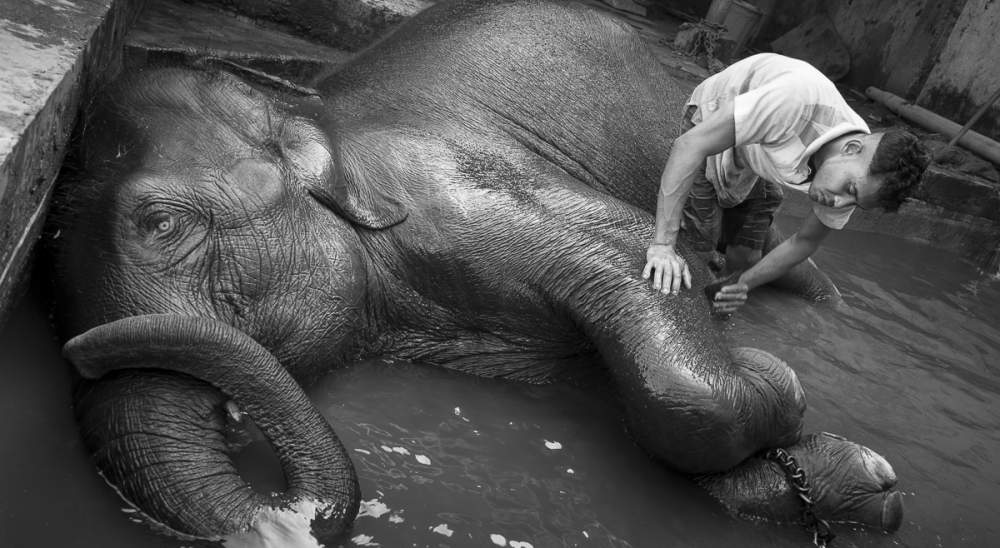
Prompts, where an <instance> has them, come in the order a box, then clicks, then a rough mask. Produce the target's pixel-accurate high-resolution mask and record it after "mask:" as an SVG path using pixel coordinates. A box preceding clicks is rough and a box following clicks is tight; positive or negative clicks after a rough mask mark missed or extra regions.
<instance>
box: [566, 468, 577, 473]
mask: <svg viewBox="0 0 1000 548" xmlns="http://www.w3.org/2000/svg"><path fill="white" fill-rule="evenodd" d="M566 473H567V474H575V473H576V472H575V471H574V470H573V469H572V468H567V469H566Z"/></svg>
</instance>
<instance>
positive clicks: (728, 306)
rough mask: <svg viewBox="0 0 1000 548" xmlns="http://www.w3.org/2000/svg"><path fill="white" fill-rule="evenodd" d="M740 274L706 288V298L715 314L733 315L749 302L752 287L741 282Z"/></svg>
mask: <svg viewBox="0 0 1000 548" xmlns="http://www.w3.org/2000/svg"><path fill="white" fill-rule="evenodd" d="M739 278H740V273H736V274H732V275H730V276H727V277H726V278H723V279H722V280H719V281H717V282H715V283H713V284H709V285H707V286H705V296H706V297H708V300H709V301H711V303H712V312H713V313H715V314H732V313H733V312H736V310H738V309H739V308H740V307H741V306H743V305H744V304H745V303H746V302H747V293H748V292H749V291H750V286H748V285H747V284H745V283H740V281H739Z"/></svg>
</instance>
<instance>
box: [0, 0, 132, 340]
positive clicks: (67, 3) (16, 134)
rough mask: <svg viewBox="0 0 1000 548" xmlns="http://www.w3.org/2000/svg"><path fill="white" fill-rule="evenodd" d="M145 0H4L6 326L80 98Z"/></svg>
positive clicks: (0, 186)
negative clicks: (8, 313)
mask: <svg viewBox="0 0 1000 548" xmlns="http://www.w3.org/2000/svg"><path fill="white" fill-rule="evenodd" d="M144 1H145V0H0V52H3V54H2V55H0V323H2V322H3V320H4V319H5V318H6V317H7V312H8V310H9V309H10V307H11V304H12V303H13V301H15V300H16V298H17V297H18V295H19V294H20V292H21V289H22V288H23V286H24V283H23V282H24V278H25V273H26V272H27V270H28V264H29V262H30V261H29V258H30V253H31V250H32V248H33V244H34V242H35V240H37V238H38V236H39V234H40V231H41V226H42V223H43V221H44V218H45V213H46V210H47V207H48V202H49V197H50V194H51V190H52V186H53V182H54V179H55V176H56V173H57V172H58V170H59V167H60V165H61V163H62V159H63V155H64V153H65V151H66V144H67V141H68V139H69V135H70V131H71V130H72V127H73V122H74V120H75V117H76V113H77V110H78V106H79V104H80V101H81V98H82V97H83V96H84V95H85V94H86V92H87V89H88V88H90V87H91V86H93V84H94V83H95V82H97V81H99V79H100V78H101V76H102V75H103V74H106V73H107V72H108V71H109V70H114V68H115V66H116V65H117V64H118V63H119V61H120V51H121V43H122V40H123V36H124V34H125V32H126V31H127V29H128V27H129V26H130V25H131V22H132V20H134V18H135V16H136V14H137V13H138V12H139V11H140V9H141V7H142V4H143V3H144Z"/></svg>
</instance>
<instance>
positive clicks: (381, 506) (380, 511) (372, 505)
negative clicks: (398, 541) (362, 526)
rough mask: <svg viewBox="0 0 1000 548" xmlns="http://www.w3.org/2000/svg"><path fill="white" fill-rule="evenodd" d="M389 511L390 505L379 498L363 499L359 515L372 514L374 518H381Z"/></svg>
mask: <svg viewBox="0 0 1000 548" xmlns="http://www.w3.org/2000/svg"><path fill="white" fill-rule="evenodd" d="M388 513H389V507H388V506H386V505H385V503H384V502H382V501H380V500H378V499H372V500H363V501H361V510H360V511H358V517H359V518H360V517H364V516H371V517H373V518H380V517H382V516H384V515H385V514H388Z"/></svg>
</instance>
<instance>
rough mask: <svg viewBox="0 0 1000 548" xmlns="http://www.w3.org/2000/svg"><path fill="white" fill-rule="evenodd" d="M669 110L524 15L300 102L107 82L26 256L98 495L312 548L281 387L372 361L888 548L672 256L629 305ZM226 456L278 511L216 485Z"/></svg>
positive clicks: (207, 80)
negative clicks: (614, 418) (600, 386)
mask: <svg viewBox="0 0 1000 548" xmlns="http://www.w3.org/2000/svg"><path fill="white" fill-rule="evenodd" d="M685 99H686V97H685V96H684V94H683V93H681V91H680V86H679V84H678V82H676V81H675V80H674V79H673V78H672V77H671V76H670V75H669V73H668V72H667V71H666V69H665V68H664V67H663V66H662V65H661V64H660V63H658V62H657V60H656V59H655V58H654V57H653V55H652V53H651V52H650V50H649V49H648V46H646V45H645V44H644V43H643V42H642V41H641V39H640V38H639V37H638V36H637V34H636V33H634V32H633V31H632V29H630V28H629V27H628V26H627V25H625V24H623V23H622V22H621V21H620V20H618V19H615V18H613V17H610V16H608V15H607V14H606V13H604V12H600V11H598V10H595V9H593V8H590V7H587V6H585V5H583V4H579V3H575V2H565V3H560V2H551V1H544V0H491V1H480V0H458V1H454V2H450V1H449V2H442V3H437V4H435V5H433V6H432V7H430V8H428V9H427V10H425V11H423V12H421V13H420V14H418V15H416V16H415V17H413V18H412V19H410V20H408V21H407V22H405V23H404V24H402V25H401V26H400V27H399V28H398V29H396V30H394V31H393V32H392V33H390V34H389V35H387V36H386V37H384V38H383V39H381V40H379V41H378V42H376V43H375V44H373V45H372V46H370V47H369V48H367V49H365V50H363V51H362V52H360V53H359V54H358V55H357V56H356V57H354V58H353V59H352V60H351V61H349V62H348V63H347V64H345V65H343V66H341V67H338V68H337V69H336V70H330V71H325V72H322V73H321V74H317V75H316V78H315V79H314V80H313V81H311V82H309V83H308V85H302V84H297V83H292V82H288V81H285V80H283V79H282V78H280V77H278V76H274V75H268V74H264V73H261V72H257V71H254V70H250V69H246V68H245V67H244V68H240V67H238V66H234V65H232V64H230V63H227V62H221V61H219V60H212V59H205V60H202V61H199V62H195V63H181V64H177V65H163V66H148V67H143V68H137V69H133V70H129V71H126V72H125V73H124V74H122V75H120V77H118V78H116V79H115V80H114V81H113V82H111V83H109V84H108V85H107V87H106V88H105V89H104V90H102V92H101V93H100V94H97V95H95V97H94V99H93V100H92V101H91V102H90V103H89V104H88V105H87V106H86V109H85V112H84V113H83V115H82V118H81V122H80V123H79V124H78V126H79V127H78V136H77V139H76V143H77V148H76V150H75V152H74V153H73V157H72V158H70V159H69V160H67V163H66V165H65V167H64V170H63V174H62V176H61V178H60V180H59V181H58V185H57V187H58V189H57V194H56V196H55V198H54V201H53V206H52V213H51V215H50V217H49V220H48V228H47V231H46V234H47V237H46V238H45V243H46V249H47V250H48V251H47V256H48V257H50V259H49V261H50V262H51V268H50V271H51V277H52V281H53V287H54V296H53V300H54V307H55V308H54V309H55V311H56V313H55V321H56V322H57V326H58V330H59V333H60V337H61V338H62V340H64V341H65V344H64V346H63V354H64V356H65V357H66V359H67V360H68V361H69V362H70V363H71V364H72V366H73V367H74V369H75V371H77V372H78V373H79V380H78V387H77V388H76V390H75V392H74V409H75V413H76V416H77V420H78V423H79V426H80V431H81V435H82V438H83V440H84V442H85V444H86V446H87V447H88V450H89V451H90V452H91V453H92V455H93V458H94V461H95V463H96V465H97V467H98V468H99V469H100V471H101V473H102V475H103V476H104V477H105V479H106V480H107V481H108V482H109V483H111V484H112V485H113V486H114V488H115V489H116V490H117V492H118V493H119V494H120V495H121V496H122V497H123V498H124V499H125V500H126V501H127V502H128V503H129V504H131V505H132V506H134V507H135V508H136V509H137V510H138V512H137V515H140V516H142V518H143V519H144V520H145V521H146V522H148V523H149V524H150V525H151V526H152V527H153V528H154V529H155V530H156V531H158V532H162V533H164V534H168V535H173V536H176V537H178V538H182V539H188V540H192V539H205V540H208V541H221V542H226V543H227V545H234V544H228V543H230V542H236V541H238V540H240V539H244V540H245V539H248V538H258V539H267V538H271V537H269V536H268V535H270V534H271V533H270V532H269V531H270V529H268V528H269V527H273V524H274V523H295V524H300V525H301V527H302V529H303V531H305V532H304V533H302V535H303V538H312V539H313V540H314V541H315V542H323V543H327V545H329V543H330V542H335V540H336V539H338V538H342V535H344V534H345V532H346V531H348V530H349V528H350V524H351V522H352V521H353V518H354V517H355V515H356V513H357V510H358V504H359V497H360V493H359V487H358V481H357V477H356V474H355V472H354V469H353V467H352V464H351V460H350V457H349V455H348V453H347V451H346V449H345V447H344V446H343V444H341V442H340V441H339V440H338V438H337V435H336V433H335V432H334V431H333V429H332V428H331V426H330V425H329V423H328V422H327V421H326V420H325V419H323V417H322V416H321V415H320V414H319V413H318V412H317V411H316V409H315V408H314V407H313V406H312V404H311V403H310V401H309V399H308V397H307V396H306V395H305V393H304V392H303V389H302V386H306V385H308V384H309V383H311V382H315V381H316V379H317V378H319V377H320V376H321V375H323V374H324V373H325V372H328V371H330V370H331V369H333V368H337V367H343V366H345V365H347V364H350V363H354V362H357V361H360V360H363V359H367V358H371V357H378V356H391V357H393V358H397V359H401V360H408V361H412V362H415V363H422V364H430V365H433V366H439V367H444V368H450V369H453V370H456V371H462V372H466V373H469V374H473V375H479V376H484V377H492V378H502V379H510V380H517V381H523V382H531V383H543V382H576V380H577V379H579V378H581V377H582V376H585V375H588V374H599V375H602V376H603V377H606V378H607V379H608V385H607V386H608V387H609V388H608V390H611V391H614V393H615V395H616V397H617V398H618V399H619V401H620V402H621V408H622V410H623V414H624V420H625V423H626V425H627V428H628V430H629V432H630V435H631V436H632V437H633V438H634V439H635V440H636V442H637V443H638V444H639V445H640V446H641V447H642V448H643V449H644V450H645V451H646V452H647V453H648V454H649V455H650V458H653V459H656V460H657V461H659V462H662V463H663V465H664V466H667V467H669V468H671V469H673V470H676V471H678V472H680V473H683V474H688V475H690V476H691V478H692V480H693V481H696V482H698V483H699V484H701V485H702V486H704V488H705V489H707V490H708V492H709V493H710V494H711V495H712V496H714V497H715V498H716V499H718V500H719V501H720V502H721V503H722V504H723V505H725V506H726V507H727V508H729V509H730V510H732V511H733V512H734V513H736V514H738V515H741V516H745V517H753V518H762V519H769V520H774V521H791V522H794V521H797V520H798V519H799V517H800V516H801V515H802V513H803V503H802V502H801V501H800V498H802V497H800V496H799V492H798V490H797V489H796V487H797V486H796V485H793V483H792V482H790V480H788V479H787V472H788V466H787V465H786V466H784V467H783V466H781V465H779V464H778V463H777V462H776V461H775V459H774V458H773V456H772V457H771V458H769V457H768V456H767V454H766V453H764V451H766V450H770V449H773V448H781V449H782V450H783V451H784V453H783V454H784V455H785V456H786V457H787V456H790V458H792V459H794V461H793V463H795V465H796V466H798V467H800V468H801V469H802V470H803V471H804V472H805V474H806V475H807V477H808V480H809V482H810V484H811V489H812V490H811V491H810V492H811V493H812V496H811V497H806V498H808V499H810V500H809V501H808V502H809V506H808V508H807V509H808V510H809V512H810V513H812V514H814V515H815V517H816V518H818V519H822V520H825V521H832V522H839V521H843V522H854V523H861V524H865V525H868V526H872V527H877V528H881V529H883V530H886V531H894V530H896V529H897V528H898V527H899V525H900V523H901V520H902V505H901V496H900V494H899V493H898V491H896V490H894V485H895V483H896V477H895V475H894V473H893V470H892V467H891V466H890V465H889V463H888V462H887V461H886V460H885V459H884V458H883V457H881V456H880V455H878V454H876V453H875V452H873V451H871V450H869V449H867V448H865V447H863V446H861V445H859V444H856V443H853V442H850V441H848V440H846V439H844V438H841V437H839V436H834V435H831V434H825V433H814V434H803V431H802V427H803V425H802V421H803V418H802V417H803V413H804V410H805V405H806V403H805V393H804V390H803V388H802V386H801V384H800V383H799V381H798V379H797V377H796V375H795V372H794V371H793V369H792V368H791V367H790V366H789V365H788V364H786V363H785V362H783V361H782V360H780V359H778V358H777V357H775V356H773V355H771V354H768V353H767V352H764V351H761V350H757V349H753V348H732V349H727V348H725V347H724V342H723V339H724V338H723V336H722V334H721V333H720V332H719V327H718V322H715V321H714V320H713V319H712V317H711V314H710V311H709V305H708V301H707V299H705V297H704V295H703V294H702V291H699V290H698V288H700V287H704V286H705V285H706V284H708V283H711V282H712V277H711V274H710V272H709V270H708V269H707V267H706V266H705V264H704V263H703V262H700V261H699V259H698V257H696V256H695V255H694V254H693V253H692V252H691V251H690V249H689V247H688V246H687V245H686V244H685V243H684V241H683V239H682V241H681V243H680V244H679V246H680V249H681V252H682V253H683V254H684V256H685V257H687V259H688V261H689V263H690V264H691V265H692V269H693V277H694V285H695V287H694V288H692V290H688V291H682V292H681V293H679V294H677V295H664V294H662V293H661V292H659V291H656V290H654V289H652V288H651V287H650V284H649V282H647V281H644V280H643V279H642V277H641V267H642V264H641V262H640V261H641V260H643V257H644V253H643V251H644V249H645V243H646V242H648V241H649V239H650V237H651V234H652V230H653V222H652V215H651V213H650V210H651V209H652V205H653V203H654V199H655V192H656V187H657V183H658V179H659V174H660V170H661V169H662V167H663V165H664V163H665V160H666V155H667V154H668V152H669V149H670V145H671V142H672V140H673V138H674V137H675V132H676V129H675V128H677V127H679V122H680V120H679V112H680V110H681V109H680V108H679V107H680V105H682V104H683V101H684V100H685ZM250 431H253V432H259V433H260V435H262V436H264V437H265V438H266V439H268V440H269V442H270V443H271V445H272V446H273V449H274V452H275V454H276V456H277V459H278V461H280V463H281V466H282V468H283V471H284V475H285V478H286V483H287V485H286V486H285V489H284V491H282V492H279V493H276V494H274V493H258V492H256V491H255V490H254V488H253V487H252V486H251V485H249V484H248V483H247V481H245V480H244V479H243V478H242V477H241V476H240V473H239V472H238V470H237V469H236V467H235V465H234V453H236V452H237V451H238V450H239V449H240V447H241V443H242V442H241V439H242V438H243V437H245V436H246V435H247V432H250ZM798 477H800V478H801V475H799V476H798ZM798 487H801V485H798ZM315 542H314V544H315ZM276 544H277V545H291V544H292V543H290V542H287V541H283V542H281V543H276Z"/></svg>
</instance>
